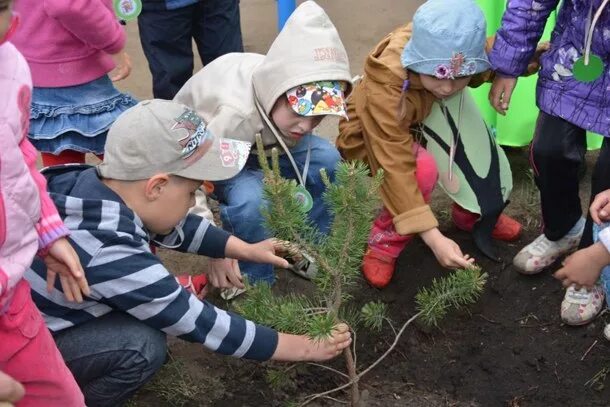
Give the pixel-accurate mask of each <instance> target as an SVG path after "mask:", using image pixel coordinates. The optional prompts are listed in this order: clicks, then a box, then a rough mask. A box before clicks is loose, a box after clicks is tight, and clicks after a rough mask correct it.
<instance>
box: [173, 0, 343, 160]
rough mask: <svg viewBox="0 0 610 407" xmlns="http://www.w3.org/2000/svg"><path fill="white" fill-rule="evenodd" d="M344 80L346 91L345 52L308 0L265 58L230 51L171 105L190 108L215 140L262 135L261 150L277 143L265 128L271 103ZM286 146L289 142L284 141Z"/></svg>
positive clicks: (325, 19) (323, 16) (250, 138)
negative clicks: (300, 88)
mask: <svg viewBox="0 0 610 407" xmlns="http://www.w3.org/2000/svg"><path fill="white" fill-rule="evenodd" d="M330 80H338V81H345V82H347V83H348V84H349V86H348V90H347V92H346V95H347V94H348V93H349V92H350V91H351V74H350V69H349V62H348V58H347V52H346V51H345V48H344V46H343V43H342V42H341V39H340V38H339V33H338V32H337V30H336V28H335V26H334V25H333V23H332V22H331V21H330V19H329V18H328V15H326V13H325V12H324V10H323V9H322V8H321V7H320V6H318V5H317V4H316V3H315V2H313V1H306V2H304V3H302V4H301V5H300V6H299V7H298V8H297V9H296V10H295V11H294V13H293V14H292V16H291V17H290V18H289V19H288V21H287V22H286V25H285V26H284V29H283V30H282V31H281V32H280V34H279V35H278V36H277V38H276V39H275V41H274V42H273V44H271V47H270V48H269V52H268V53H267V55H266V56H265V55H260V54H253V53H232V54H227V55H224V56H222V57H220V58H218V59H216V60H214V61H213V62H212V63H210V64H208V65H207V66H205V67H204V68H203V69H201V70H200V71H199V72H198V73H196V74H195V75H194V76H193V77H192V78H191V79H189V81H188V82H187V83H186V84H185V85H184V86H183V87H182V89H180V91H179V92H178V94H177V95H176V97H175V98H174V100H175V101H177V102H180V103H183V104H185V105H187V106H189V107H191V108H193V109H194V110H195V111H197V113H198V114H199V115H200V116H201V117H202V118H203V119H204V120H205V121H207V122H208V128H209V130H210V131H211V132H212V134H215V135H216V136H218V137H230V138H235V139H239V140H243V141H249V142H251V143H254V140H255V136H256V134H257V133H262V136H263V142H264V144H265V147H266V148H269V147H271V146H273V145H275V144H276V143H277V140H276V138H275V136H274V135H273V134H272V132H271V131H270V129H269V128H268V127H267V126H266V124H265V121H264V119H263V117H262V116H261V113H259V111H258V110H257V107H256V101H258V103H259V104H260V106H261V108H262V110H263V112H264V113H263V114H265V115H267V117H269V115H270V112H271V109H272V108H273V105H274V104H275V101H276V100H277V99H278V98H279V97H281V96H283V95H284V94H285V92H286V91H288V90H289V89H292V88H294V87H296V86H298V85H302V84H305V83H309V82H314V81H330ZM284 141H285V143H286V145H287V146H288V147H289V148H290V147H292V146H293V145H294V142H293V141H292V140H289V139H286V138H284Z"/></svg>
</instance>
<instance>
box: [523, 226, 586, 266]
mask: <svg viewBox="0 0 610 407" xmlns="http://www.w3.org/2000/svg"><path fill="white" fill-rule="evenodd" d="M584 225H585V223H584V219H581V220H580V221H578V223H577V224H576V225H575V226H574V227H573V228H572V230H571V231H570V232H569V233H568V234H567V235H565V236H564V237H562V238H561V239H559V240H557V241H552V240H549V239H547V237H546V236H545V235H544V234H542V235H540V236H538V237H537V238H536V240H534V241H533V242H532V243H530V244H528V245H527V246H525V247H524V248H523V249H521V251H520V252H519V253H517V255H516V256H515V258H514V259H513V264H514V265H515V267H517V269H518V271H519V272H520V273H521V274H536V273H539V272H541V271H542V270H543V269H544V268H546V267H548V266H550V265H551V264H553V262H554V261H555V260H557V258H558V257H560V256H563V255H565V254H568V253H570V252H572V251H574V250H576V248H577V247H578V243H579V242H580V238H581V237H582V233H583V229H584Z"/></svg>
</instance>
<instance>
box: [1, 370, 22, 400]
mask: <svg viewBox="0 0 610 407" xmlns="http://www.w3.org/2000/svg"><path fill="white" fill-rule="evenodd" d="M24 395H25V389H24V388H23V385H22V384H21V383H19V382H18V381H16V380H15V379H13V378H12V377H11V376H9V375H7V374H6V373H4V372H2V371H0V405H1V406H6V407H8V406H13V405H14V404H15V403H17V402H18V401H19V400H21V399H22V398H23V396H24Z"/></svg>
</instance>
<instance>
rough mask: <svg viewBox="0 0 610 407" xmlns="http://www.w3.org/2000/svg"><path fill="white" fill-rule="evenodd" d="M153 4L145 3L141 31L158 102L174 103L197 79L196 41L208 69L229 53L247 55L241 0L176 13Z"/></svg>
mask: <svg viewBox="0 0 610 407" xmlns="http://www.w3.org/2000/svg"><path fill="white" fill-rule="evenodd" d="M151 3H154V2H145V3H144V6H143V9H142V13H141V14H140V16H139V17H138V28H139V30H140V42H141V43H142V49H143V50H144V55H145V56H146V59H147V60H148V66H149V67H150V72H151V73H152V77H153V95H154V96H155V98H157V99H168V100H171V99H173V98H174V96H175V95H176V93H178V91H179V90H180V88H182V86H183V85H184V84H185V83H186V81H187V80H189V79H190V77H191V76H192V75H193V47H192V40H193V39H194V40H195V44H196V45H197V50H198V51H199V55H200V56H201V62H202V63H203V65H204V66H205V65H207V64H209V63H210V62H212V61H213V60H214V59H216V58H218V57H219V56H221V55H224V54H227V53H229V52H243V51H244V48H243V44H242V37H241V27H240V17H239V0H205V1H198V2H197V3H195V4H192V5H190V6H185V7H180V8H178V9H175V10H164V9H157V8H153V7H151ZM153 5H154V4H153Z"/></svg>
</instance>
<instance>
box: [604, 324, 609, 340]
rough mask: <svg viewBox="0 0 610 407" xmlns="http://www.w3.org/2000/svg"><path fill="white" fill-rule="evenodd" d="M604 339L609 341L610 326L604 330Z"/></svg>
mask: <svg viewBox="0 0 610 407" xmlns="http://www.w3.org/2000/svg"><path fill="white" fill-rule="evenodd" d="M604 338H606V339H607V340H609V341H610V324H608V325H606V327H605V328H604Z"/></svg>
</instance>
